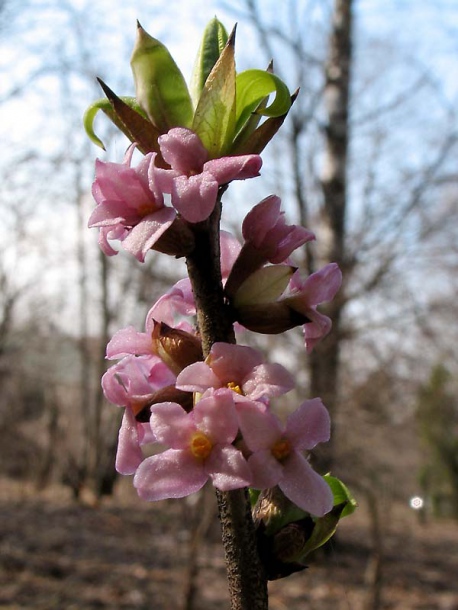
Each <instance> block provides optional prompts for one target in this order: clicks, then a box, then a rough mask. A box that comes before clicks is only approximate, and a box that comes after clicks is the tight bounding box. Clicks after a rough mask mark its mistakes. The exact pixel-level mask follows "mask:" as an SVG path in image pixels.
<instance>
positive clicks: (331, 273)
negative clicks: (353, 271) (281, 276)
mask: <svg viewBox="0 0 458 610" xmlns="http://www.w3.org/2000/svg"><path fill="white" fill-rule="evenodd" d="M298 278H299V276H298ZM295 281H296V280H295V278H293V280H292V284H293V285H294V283H295ZM299 281H300V280H299ZM341 284H342V272H341V271H340V269H339V266H338V265H337V264H336V263H329V265H326V266H325V267H323V268H322V269H320V270H319V271H316V272H315V273H312V275H310V276H309V277H308V278H307V279H306V280H305V282H303V283H302V286H299V289H300V294H301V295H302V298H303V300H304V302H305V301H306V302H307V304H308V306H313V305H319V304H320V303H326V302H327V301H332V299H333V298H334V296H335V294H336V292H337V291H338V290H339V288H340V286H341ZM297 297H299V295H297Z"/></svg>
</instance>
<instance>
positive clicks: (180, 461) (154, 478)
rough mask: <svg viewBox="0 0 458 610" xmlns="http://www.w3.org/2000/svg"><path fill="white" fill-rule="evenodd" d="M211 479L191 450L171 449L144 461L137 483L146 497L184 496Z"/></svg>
mask: <svg viewBox="0 0 458 610" xmlns="http://www.w3.org/2000/svg"><path fill="white" fill-rule="evenodd" d="M207 479H208V475H207V474H206V473H205V471H204V467H203V463H202V462H201V461H198V460H196V459H195V458H194V457H192V455H191V454H190V453H189V452H188V451H180V450H175V449H169V450H168V451H164V453H160V454H158V455H153V456H152V457H149V458H147V459H146V460H144V461H143V462H142V463H141V464H140V466H139V467H138V469H137V472H136V473H135V476H134V486H135V487H136V489H137V492H138V495H139V496H140V497H141V498H143V499H144V500H149V501H156V500H164V499H165V498H183V497H184V496H188V495H189V494H192V493H194V492H196V491H199V489H201V488H202V487H203V486H204V485H205V482H206V481H207Z"/></svg>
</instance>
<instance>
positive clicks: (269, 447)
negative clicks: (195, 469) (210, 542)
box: [238, 398, 333, 516]
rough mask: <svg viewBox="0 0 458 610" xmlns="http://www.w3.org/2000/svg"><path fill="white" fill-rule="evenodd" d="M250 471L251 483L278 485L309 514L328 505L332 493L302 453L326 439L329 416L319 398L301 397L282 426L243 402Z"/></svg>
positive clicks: (323, 511) (241, 416) (242, 421)
mask: <svg viewBox="0 0 458 610" xmlns="http://www.w3.org/2000/svg"><path fill="white" fill-rule="evenodd" d="M238 415H239V422H240V429H241V431H242V434H243V439H244V441H245V444H246V446H247V447H248V449H249V450H251V451H252V452H253V453H252V455H251V456H250V457H249V458H248V464H249V466H250V468H251V472H252V476H253V479H252V483H251V487H254V488H257V489H266V488H270V487H274V486H275V485H278V486H279V487H280V489H281V490H282V491H283V493H284V494H285V496H287V497H288V498H289V499H290V500H291V501H292V502H294V504H296V505H297V506H299V507H300V508H302V510H305V511H306V512H308V513H311V514H312V515H317V516H322V515H324V514H326V513H327V512H329V511H330V510H331V509H332V505H333V495H332V492H331V489H330V487H329V485H328V484H327V483H326V481H325V480H324V479H323V478H322V477H321V476H320V475H318V474H317V473H316V472H315V471H314V470H313V469H312V467H311V466H310V464H309V463H308V461H307V460H306V459H305V457H304V456H303V455H302V453H303V451H305V450H310V449H313V448H314V447H315V446H316V445H317V444H318V443H320V442H325V441H328V440H329V436H330V419H329V414H328V411H327V410H326V408H325V406H324V405H323V403H322V402H321V400H320V399H319V398H314V399H313V400H307V401H305V402H304V403H303V404H302V405H301V406H300V407H299V408H298V409H297V410H296V411H295V412H294V413H292V414H291V415H290V416H289V417H288V419H287V422H286V425H285V426H284V427H283V426H282V425H281V423H280V422H279V420H278V419H277V418H276V417H275V416H274V415H273V414H272V413H271V412H270V411H268V410H262V409H260V408H259V407H258V405H256V403H247V404H246V405H244V409H241V410H240V411H239V412H238Z"/></svg>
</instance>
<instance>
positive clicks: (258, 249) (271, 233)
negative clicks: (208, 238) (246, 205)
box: [225, 195, 315, 298]
mask: <svg viewBox="0 0 458 610" xmlns="http://www.w3.org/2000/svg"><path fill="white" fill-rule="evenodd" d="M280 207H281V200H280V198H279V197H277V196H276V195H270V196H269V197H266V198H265V199H263V200H262V201H261V202H260V203H258V205H255V206H254V208H253V209H252V210H250V212H248V214H247V215H246V217H245V220H244V221H243V225H242V234H243V237H244V239H245V243H244V244H243V247H242V249H241V251H240V253H239V255H238V258H237V259H236V261H235V263H234V266H233V268H232V271H231V273H230V275H229V278H228V280H227V284H226V286H225V292H226V294H227V295H228V296H229V297H230V298H234V297H235V295H236V293H237V290H238V288H239V287H240V286H241V285H242V284H243V282H244V281H245V280H247V279H248V281H250V280H251V276H252V275H253V273H254V272H255V271H256V270H258V269H259V268H260V267H262V266H263V265H265V264H266V263H268V262H270V263H274V264H278V263H283V262H285V261H286V259H287V258H288V257H289V256H290V255H291V253H292V252H293V251H294V250H296V249H297V248H299V247H300V246H302V245H303V244H305V243H306V242H308V241H311V240H313V239H315V236H314V234H313V233H312V232H311V231H309V230H308V229H305V228H303V227H300V226H297V225H287V224H286V222H285V214H284V212H282V211H281V210H280Z"/></svg>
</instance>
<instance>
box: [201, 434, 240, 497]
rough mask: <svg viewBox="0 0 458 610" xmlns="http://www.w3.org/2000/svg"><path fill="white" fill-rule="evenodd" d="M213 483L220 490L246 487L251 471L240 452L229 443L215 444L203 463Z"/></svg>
mask: <svg viewBox="0 0 458 610" xmlns="http://www.w3.org/2000/svg"><path fill="white" fill-rule="evenodd" d="M204 469H205V472H206V473H207V474H208V475H209V476H210V477H211V479H212V481H213V485H214V486H215V487H217V488H218V489H220V490H221V491H228V490H230V489H240V488H241V487H248V486H249V485H250V483H251V471H250V469H249V467H248V464H247V462H246V460H245V458H244V457H243V455H242V453H241V452H240V451H239V450H238V449H236V448H235V447H232V446H230V445H226V446H221V445H215V446H214V447H213V449H212V452H211V454H210V456H209V457H208V459H207V460H206V461H205V465H204Z"/></svg>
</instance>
